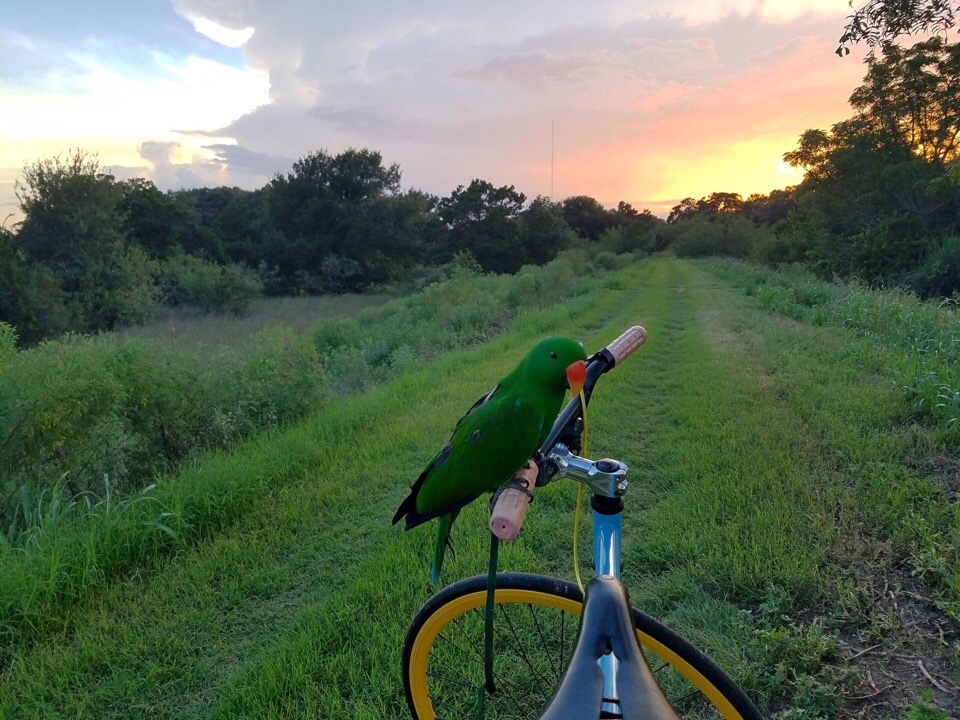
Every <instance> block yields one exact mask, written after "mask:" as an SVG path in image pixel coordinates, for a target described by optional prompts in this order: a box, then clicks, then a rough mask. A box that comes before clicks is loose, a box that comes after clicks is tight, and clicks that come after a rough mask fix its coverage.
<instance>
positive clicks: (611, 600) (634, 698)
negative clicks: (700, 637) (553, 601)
mask: <svg viewBox="0 0 960 720" xmlns="http://www.w3.org/2000/svg"><path fill="white" fill-rule="evenodd" d="M611 650H612V651H613V654H614V655H616V656H617V659H619V661H620V668H619V671H618V672H617V689H618V691H619V694H620V698H619V702H620V710H621V712H622V715H620V716H616V715H610V716H608V715H603V716H601V714H600V706H601V703H602V702H603V672H602V671H601V669H600V665H599V664H598V662H597V661H598V660H599V658H600V657H601V656H602V655H604V654H605V653H607V652H609V651H611ZM539 717H540V720H587V719H588V718H589V719H590V720H593V718H600V717H622V718H623V719H624V720H640V719H641V718H644V719H647V720H678V718H677V714H676V713H675V712H674V711H673V708H672V707H671V706H670V703H669V702H667V699H666V697H664V695H663V693H662V692H661V690H660V686H659V685H657V681H656V680H655V679H654V677H653V673H652V672H651V670H650V666H649V665H647V661H646V659H645V658H644V657H643V653H642V652H641V650H640V645H639V643H638V642H637V636H636V633H635V631H634V627H633V618H632V616H631V613H630V602H629V600H628V598H627V589H626V588H625V587H624V586H623V583H621V582H620V581H619V580H617V579H616V578H613V577H610V576H607V575H602V576H599V577H595V578H594V579H593V580H591V581H590V583H589V584H588V585H587V591H586V595H585V597H584V601H583V617H582V619H581V621H580V630H579V631H578V633H577V642H576V646H575V647H574V650H573V655H572V657H571V658H570V663H569V664H568V665H567V669H566V670H564V672H563V677H562V678H560V684H559V685H558V686H557V689H556V690H555V691H554V693H553V696H552V697H551V698H550V700H548V701H547V704H546V706H545V708H544V710H543V712H542V713H541V714H540V716H539Z"/></svg>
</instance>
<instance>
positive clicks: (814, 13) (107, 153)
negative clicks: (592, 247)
mask: <svg viewBox="0 0 960 720" xmlns="http://www.w3.org/2000/svg"><path fill="white" fill-rule="evenodd" d="M4 5H5V7H4V13H3V15H4V17H3V24H2V26H0V222H2V221H3V219H4V218H5V217H7V216H8V215H12V217H11V218H10V219H8V220H7V221H6V224H7V227H9V226H10V224H11V223H12V222H15V221H16V219H17V217H18V216H19V213H18V212H17V200H16V196H15V193H14V183H15V181H16V179H17V178H18V177H21V176H22V172H23V168H24V166H26V165H28V164H30V163H33V162H35V161H37V160H39V159H41V158H44V157H49V156H54V155H57V154H61V153H62V154H65V153H67V152H68V151H70V150H72V149H77V148H79V149H83V150H85V151H87V152H91V153H96V154H97V155H98V158H99V161H100V163H101V165H102V166H104V167H105V168H106V169H108V170H109V171H110V172H112V173H113V174H114V175H115V176H116V177H118V178H130V177H145V178H148V179H150V180H152V181H153V182H155V183H156V184H157V186H158V187H160V188H161V189H164V190H169V189H176V188H183V187H187V188H189V187H201V186H217V185H229V186H238V187H242V188H246V189H256V188H259V187H262V186H263V185H264V184H265V183H266V182H268V181H269V180H270V178H271V177H273V176H274V175H276V174H277V173H287V172H290V170H291V168H292V165H293V162H294V161H295V160H297V158H299V157H303V156H304V155H306V154H308V153H311V152H314V151H317V150H321V149H323V150H326V151H327V152H328V153H331V154H336V153H339V152H342V151H343V150H346V149H347V148H351V147H353V148H368V149H371V150H376V151H379V152H380V153H381V154H382V156H383V160H384V162H385V163H387V164H392V163H397V164H398V165H399V166H400V169H401V171H402V173H403V175H402V181H401V185H402V186H403V187H404V188H405V189H406V188H417V189H421V190H424V191H426V192H430V193H433V194H435V195H438V196H446V195H449V194H450V193H451V192H452V191H453V190H455V189H456V188H457V187H458V186H461V185H464V186H465V185H468V184H469V183H470V182H471V180H473V179H475V178H480V179H483V180H487V181H489V182H492V183H494V184H495V185H498V186H499V185H513V186H515V187H516V188H517V189H518V190H520V191H521V192H523V193H525V194H526V195H527V197H528V198H529V199H532V198H534V197H536V196H538V195H544V196H547V197H553V199H555V200H562V199H563V198H565V197H569V196H572V195H590V196H592V197H594V198H596V199H597V200H599V201H600V202H602V203H603V204H605V205H607V206H610V207H615V206H616V204H617V203H618V202H619V201H625V202H629V203H630V204H632V205H633V206H634V207H635V208H637V209H638V210H639V209H649V210H651V211H652V212H654V213H655V214H658V215H665V214H666V213H668V212H669V210H670V208H671V207H672V206H673V205H676V204H677V203H678V202H679V201H680V200H682V199H683V198H685V197H693V198H700V197H703V196H706V195H708V194H710V193H711V192H715V191H719V192H737V193H740V194H741V195H743V196H744V197H746V196H748V195H749V194H751V193H767V192H769V191H770V190H773V189H776V188H783V187H787V186H789V185H795V184H796V183H797V182H799V181H800V180H801V179H802V175H801V174H800V172H799V171H797V170H795V169H793V168H790V167H788V166H786V165H785V164H784V163H783V161H782V156H783V154H784V153H785V152H788V151H790V150H792V149H794V147H795V145H796V141H797V139H798V137H799V136H800V134H801V133H802V132H803V131H804V130H807V129H809V128H824V129H826V128H829V127H830V126H831V125H832V124H833V123H835V122H838V121H840V120H843V119H845V118H847V117H849V116H850V115H851V111H850V108H849V105H848V102H847V100H848V98H849V96H850V93H851V92H852V91H853V90H854V89H855V88H856V87H857V86H858V85H859V84H860V82H861V80H862V78H863V75H864V73H865V70H866V68H865V66H864V65H863V64H862V59H863V57H864V54H865V52H864V51H859V50H855V51H854V52H853V53H851V55H849V56H847V57H845V58H839V57H838V56H837V55H836V54H834V50H835V49H836V46H837V39H838V38H839V36H840V34H841V32H842V29H843V24H844V19H845V17H846V16H847V15H849V14H850V12H851V10H850V7H849V5H848V4H847V1H846V0H686V1H685V2H682V3H678V2H676V0H643V2H640V1H639V0H631V1H626V0H591V2H583V1H582V0H577V1H575V2H568V1H566V0H509V1H507V0H484V1H483V2H480V1H479V0H469V1H468V0H460V1H459V2H451V1H450V0H443V1H439V0H407V1H405V2H397V1H396V0H366V1H363V2H332V1H331V0H319V1H314V2H307V1H305V0H299V1H294V0H130V1H129V2H122V3H120V2H114V1H113V0H84V1H83V2H77V1H76V0H44V1H43V2H29V3H28V2H10V3H4Z"/></svg>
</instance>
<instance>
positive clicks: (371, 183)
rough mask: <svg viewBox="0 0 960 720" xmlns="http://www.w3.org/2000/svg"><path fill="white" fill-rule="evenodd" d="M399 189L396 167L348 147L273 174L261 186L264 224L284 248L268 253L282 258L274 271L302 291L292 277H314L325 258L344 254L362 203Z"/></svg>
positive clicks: (322, 152)
mask: <svg viewBox="0 0 960 720" xmlns="http://www.w3.org/2000/svg"><path fill="white" fill-rule="evenodd" d="M399 189H400V168H399V166H398V165H395V164H394V165H390V166H389V167H385V166H384V165H383V159H382V157H381V155H380V153H378V152H374V151H372V150H355V149H353V148H351V149H349V150H346V151H344V152H342V153H340V154H339V155H336V156H332V155H330V154H328V153H327V152H326V151H325V150H319V151H317V152H314V153H311V154H309V155H307V156H306V157H302V158H300V159H299V160H297V161H296V162H295V163H294V164H293V172H291V173H288V174H287V175H286V176H283V175H280V174H277V175H276V176H275V177H274V178H273V180H272V181H271V182H270V184H269V185H268V186H267V200H266V208H267V220H268V222H269V224H270V225H271V226H272V227H273V228H275V229H276V230H278V231H279V233H280V236H279V237H280V238H281V239H282V241H283V242H285V243H286V244H287V245H288V246H289V247H287V248H286V249H284V250H280V249H278V248H274V249H272V251H271V255H273V256H275V257H276V258H278V259H281V258H282V259H283V264H281V265H278V266H277V267H276V269H277V272H278V273H279V274H280V275H281V276H282V277H283V278H286V280H287V281H288V282H290V283H291V284H299V285H301V287H300V288H299V289H306V288H303V287H302V285H303V281H302V280H299V281H298V280H295V278H297V277H300V278H303V277H304V276H305V275H306V276H309V274H311V273H319V272H320V268H321V267H322V266H323V263H324V260H325V258H326V257H327V256H329V255H338V256H343V255H344V247H343V245H344V242H345V240H346V238H347V236H348V234H349V233H350V230H351V228H352V226H353V222H354V220H355V219H356V218H357V217H358V215H359V214H360V212H361V207H362V206H363V204H364V203H367V202H370V201H373V200H375V199H377V198H381V197H386V196H390V195H394V194H396V193H398V192H399ZM274 239H277V238H276V236H275V237H274ZM291 289H296V288H291Z"/></svg>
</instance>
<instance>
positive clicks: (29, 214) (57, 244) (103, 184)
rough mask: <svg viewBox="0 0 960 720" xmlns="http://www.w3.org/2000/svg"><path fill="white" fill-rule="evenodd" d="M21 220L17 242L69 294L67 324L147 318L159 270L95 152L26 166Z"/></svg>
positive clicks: (95, 327)
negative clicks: (136, 239)
mask: <svg viewBox="0 0 960 720" xmlns="http://www.w3.org/2000/svg"><path fill="white" fill-rule="evenodd" d="M15 187H16V193H17V198H18V199H19V200H20V209H21V211H22V212H23V214H24V216H25V217H24V220H23V222H22V223H21V225H20V231H19V232H18V233H17V235H16V244H17V246H18V249H19V250H20V251H21V252H22V253H23V255H24V258H25V260H26V261H27V262H28V263H30V264H33V265H37V266H40V267H43V268H46V269H47V270H48V271H49V272H50V273H52V275H53V276H54V277H55V278H56V279H57V281H58V284H59V287H60V289H61V290H62V291H63V292H64V293H66V295H67V297H68V298H69V310H70V315H71V320H70V328H72V329H77V330H86V331H99V330H111V329H113V328H114V327H116V326H117V325H119V324H124V323H129V322H136V321H140V320H143V319H144V318H145V317H146V316H147V314H148V313H149V312H150V311H151V310H152V308H153V306H154V304H155V288H154V284H153V275H154V272H155V267H154V266H153V265H152V264H151V263H150V262H149V259H148V258H147V257H146V256H145V254H144V253H143V251H142V250H139V249H138V248H136V247H131V246H130V244H129V243H128V241H127V236H126V232H125V230H124V226H123V212H122V210H121V207H120V206H121V202H122V200H123V196H124V195H123V187H122V186H121V185H120V184H119V183H117V182H115V181H114V178H113V176H112V175H109V174H107V173H105V172H103V171H102V170H101V168H100V164H99V162H98V161H97V159H96V157H95V156H92V155H89V154H87V153H85V152H83V151H79V150H78V151H76V152H74V153H73V154H72V155H69V156H67V157H66V158H63V157H61V156H59V155H58V156H56V157H52V158H46V159H43V160H40V161H38V162H36V163H34V164H33V165H29V166H27V167H26V168H24V172H23V179H22V180H17V182H16V186H15Z"/></svg>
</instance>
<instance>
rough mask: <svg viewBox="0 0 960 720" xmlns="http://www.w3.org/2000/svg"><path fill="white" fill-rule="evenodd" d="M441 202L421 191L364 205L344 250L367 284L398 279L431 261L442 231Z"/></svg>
mask: <svg viewBox="0 0 960 720" xmlns="http://www.w3.org/2000/svg"><path fill="white" fill-rule="evenodd" d="M436 205H437V198H435V197H433V196H432V195H428V194H427V193H424V192H421V191H419V190H410V191H408V192H406V193H403V194H400V195H388V196H384V197H378V198H373V199H371V200H368V201H367V202H364V203H363V204H361V205H360V207H359V209H358V210H357V214H356V216H355V217H354V219H353V222H352V223H351V227H350V229H349V231H348V232H347V236H346V238H345V239H344V243H343V246H342V248H341V250H342V252H343V256H344V257H346V258H348V259H350V260H352V261H353V262H355V263H356V266H357V269H358V272H359V275H358V277H359V278H361V279H362V282H363V283H364V284H368V285H369V284H374V285H376V284H382V283H387V282H391V281H393V280H396V279H398V278H399V277H400V276H401V274H402V273H403V272H404V270H406V269H408V268H410V267H413V266H415V265H418V264H420V263H422V262H424V261H425V260H427V252H428V250H429V248H430V247H431V245H432V244H433V243H434V242H435V240H436V238H437V237H438V235H439V233H440V232H441V231H442V225H441V221H440V218H439V217H437V215H436V214H435V213H434V212H433V210H434V208H435V207H436Z"/></svg>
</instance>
